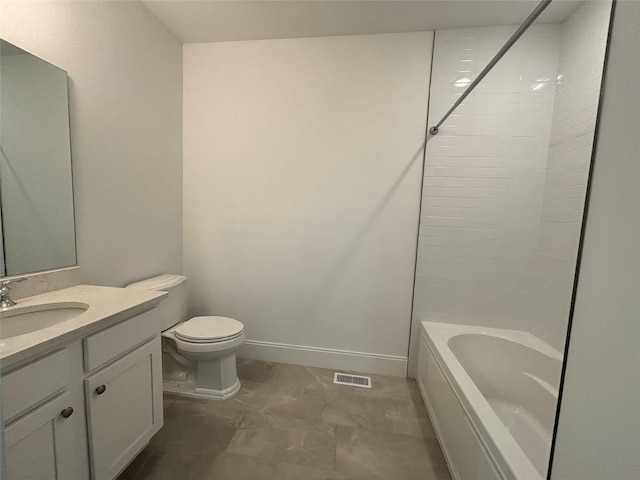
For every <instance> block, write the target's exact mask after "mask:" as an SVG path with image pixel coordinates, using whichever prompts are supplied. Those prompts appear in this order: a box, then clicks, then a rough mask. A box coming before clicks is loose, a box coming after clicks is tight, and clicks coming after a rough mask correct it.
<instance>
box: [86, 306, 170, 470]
mask: <svg viewBox="0 0 640 480" xmlns="http://www.w3.org/2000/svg"><path fill="white" fill-rule="evenodd" d="M158 333H159V326H158V320H157V317H156V316H155V311H153V310H152V311H150V312H146V313H143V314H142V315H139V316H138V317H136V319H135V321H127V322H123V323H121V324H118V325H116V326H114V327H111V328H110V329H108V330H105V331H103V332H99V333H97V334H95V335H93V336H91V337H88V338H86V339H85V340H84V344H85V350H84V351H85V367H86V368H87V370H90V371H93V370H96V369H98V368H99V369H98V370H97V372H96V373H94V374H92V375H90V376H88V377H87V378H86V380H85V381H84V385H85V397H86V400H87V424H88V431H89V447H90V454H91V473H92V478H93V479H94V480H110V479H112V478H114V477H115V476H116V475H117V474H118V473H120V471H122V469H123V468H124V467H126V466H127V464H128V463H129V462H130V461H131V460H132V459H133V458H134V457H135V456H136V455H137V454H138V452H139V451H140V450H141V449H142V448H143V447H144V446H145V445H146V444H147V443H148V442H149V440H150V439H151V437H152V436H153V435H154V434H155V433H156V432H157V431H158V430H159V429H160V427H161V426H162V364H161V360H162V359H161V354H162V352H161V346H160V337H159V335H158ZM150 337H151V340H149V338H150ZM140 343H142V345H141V346H138V347H137V348H134V349H133V350H132V351H130V352H129V353H127V354H126V355H124V356H122V357H120V358H118V359H117V360H115V361H111V360H112V359H113V357H114V354H113V352H114V350H115V351H117V352H122V351H123V350H124V351H129V350H130V348H131V347H132V346H136V345H139V344H140ZM114 346H117V348H113V347H114ZM110 361H111V362H110ZM109 362H110V363H109ZM104 364H107V366H105V367H103V368H100V366H101V365H104Z"/></svg>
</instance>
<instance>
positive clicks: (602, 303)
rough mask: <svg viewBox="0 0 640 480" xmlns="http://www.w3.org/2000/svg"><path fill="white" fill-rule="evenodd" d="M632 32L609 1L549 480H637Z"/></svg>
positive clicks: (639, 114) (638, 340) (639, 164)
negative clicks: (609, 24)
mask: <svg viewBox="0 0 640 480" xmlns="http://www.w3.org/2000/svg"><path fill="white" fill-rule="evenodd" d="M638 24H640V3H638V2H617V5H616V11H615V16H614V24H613V33H612V37H611V41H610V50H609V61H608V67H607V72H606V74H605V91H604V99H603V102H602V113H601V115H602V116H601V128H600V131H599V134H598V145H597V149H596V155H595V163H594V168H593V177H592V190H591V195H590V197H591V198H590V204H589V212H588V215H587V225H586V229H585V236H584V249H583V255H582V262H581V269H580V278H579V281H578V291H577V296H576V305H575V314H574V320H573V326H572V329H571V337H570V345H569V354H568V357H567V370H566V377H565V382H564V394H563V398H562V403H561V406H560V419H559V424H558V436H557V444H556V450H555V456H554V462H553V468H552V473H551V478H552V479H553V480H565V479H566V480H574V479H580V480H601V479H604V478H606V479H611V480H623V479H624V480H626V479H633V478H640V454H639V449H640V415H639V414H638V405H640V373H639V372H640V296H639V294H638V292H640V248H639V245H640V188H639V186H640V154H639V153H638V152H640V140H639V139H640V136H639V135H638V128H639V125H640V92H639V91H638V79H640V48H639V46H640V30H639V29H638Z"/></svg>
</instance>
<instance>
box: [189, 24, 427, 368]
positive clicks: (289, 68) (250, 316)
mask: <svg viewBox="0 0 640 480" xmlns="http://www.w3.org/2000/svg"><path fill="white" fill-rule="evenodd" d="M431 42H432V34H431V33H409V34H390V35H363V36H348V37H323V38H302V39H287V40H265V41H247V42H230V43H216V44H186V45H185V46H184V165H185V169H184V251H185V255H184V263H185V272H186V274H187V275H188V276H189V277H190V279H191V283H190V294H191V298H190V306H191V311H192V313H198V314H204V313H207V314H218V315H228V316H231V317H234V318H237V319H238V320H240V321H242V322H243V323H244V325H245V328H246V336H247V339H249V341H248V342H247V348H245V350H244V351H243V354H244V355H246V356H253V357H260V358H265V359H270V360H281V361H288V362H292V363H293V362H298V363H306V364H315V365H323V366H335V367H336V368H339V367H342V368H353V369H357V370H370V371H371V370H373V371H379V372H387V373H392V374H397V375H404V374H405V371H406V357H407V346H408V331H409V323H410V314H411V312H410V308H411V295H412V282H413V272H414V258H415V248H416V235H417V223H418V207H419V199H420V176H421V170H422V155H423V154H422V148H423V142H424V134H425V120H426V106H427V96H428V91H427V90H428V82H429V65H430V54H431ZM307 347H310V348H307ZM341 351H343V352H341ZM345 351H346V352H345Z"/></svg>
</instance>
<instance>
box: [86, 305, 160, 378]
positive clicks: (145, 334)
mask: <svg viewBox="0 0 640 480" xmlns="http://www.w3.org/2000/svg"><path fill="white" fill-rule="evenodd" d="M159 332H160V322H159V320H158V315H157V313H156V310H155V309H153V310H149V311H147V312H144V313H141V314H140V315H136V316H135V317H133V318H130V319H129V320H125V321H124V322H122V323H118V324H117V325H114V326H113V327H109V328H107V329H106V330H103V331H101V332H98V333H96V334H94V335H91V336H90V337H87V338H85V339H84V368H85V370H86V371H88V372H91V371H93V370H96V369H98V368H100V367H102V366H104V365H106V364H107V363H109V362H110V361H112V360H115V359H116V358H118V357H120V356H122V355H124V354H125V353H127V352H128V351H130V350H132V349H133V348H135V347H137V346H138V345H141V344H142V343H144V342H145V341H146V340H148V339H150V338H151V337H153V336H154V335H157V334H158V333H159Z"/></svg>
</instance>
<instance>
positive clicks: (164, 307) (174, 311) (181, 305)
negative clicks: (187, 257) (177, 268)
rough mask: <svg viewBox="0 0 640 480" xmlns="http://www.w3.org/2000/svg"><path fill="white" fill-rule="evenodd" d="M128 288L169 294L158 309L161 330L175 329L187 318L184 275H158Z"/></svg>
mask: <svg viewBox="0 0 640 480" xmlns="http://www.w3.org/2000/svg"><path fill="white" fill-rule="evenodd" d="M127 288H143V289H145V290H156V291H161V292H167V293H168V294H169V296H168V297H167V298H165V299H164V300H162V301H161V302H160V305H158V306H157V307H156V312H157V313H158V315H159V316H160V329H161V330H166V329H167V328H171V327H173V326H174V325H175V324H176V323H178V322H180V321H182V320H184V319H185V318H186V316H187V277H185V276H184V275H169V274H165V275H158V276H157V277H152V278H147V279H146V280H141V281H139V282H135V283H132V284H130V285H127Z"/></svg>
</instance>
